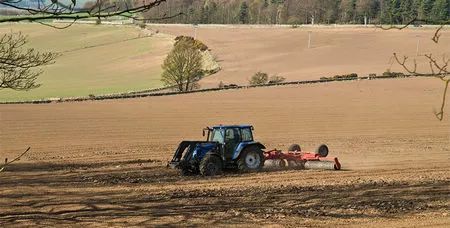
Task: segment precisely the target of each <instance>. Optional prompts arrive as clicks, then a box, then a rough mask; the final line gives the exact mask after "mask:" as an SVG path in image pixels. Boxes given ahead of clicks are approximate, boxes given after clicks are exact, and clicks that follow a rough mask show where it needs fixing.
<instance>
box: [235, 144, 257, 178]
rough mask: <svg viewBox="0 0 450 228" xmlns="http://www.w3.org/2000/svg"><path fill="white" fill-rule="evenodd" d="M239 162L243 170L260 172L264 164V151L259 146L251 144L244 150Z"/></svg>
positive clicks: (239, 166)
mask: <svg viewBox="0 0 450 228" xmlns="http://www.w3.org/2000/svg"><path fill="white" fill-rule="evenodd" d="M237 163H238V169H239V171H241V172H258V171H260V170H261V169H262V167H263V166H264V153H263V151H262V150H261V149H260V148H259V147H257V146H249V147H247V148H245V149H244V151H242V153H241V156H240V158H239V160H238V162H237Z"/></svg>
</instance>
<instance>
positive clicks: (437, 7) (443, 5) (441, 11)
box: [431, 0, 449, 23]
mask: <svg viewBox="0 0 450 228" xmlns="http://www.w3.org/2000/svg"><path fill="white" fill-rule="evenodd" d="M448 13H449V2H448V0H436V1H435V2H434V4H433V8H432V9H431V20H433V22H435V23H442V22H443V21H445V20H447V19H448V18H449V15H448Z"/></svg>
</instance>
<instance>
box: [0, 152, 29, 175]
mask: <svg viewBox="0 0 450 228" xmlns="http://www.w3.org/2000/svg"><path fill="white" fill-rule="evenodd" d="M30 149H31V147H28V149H26V150H25V151H24V152H23V153H21V154H20V155H19V156H17V157H16V158H14V159H13V160H11V161H8V158H5V164H3V165H2V166H0V172H2V171H3V170H5V168H6V167H7V166H8V165H10V164H11V163H14V162H16V161H19V160H20V158H22V156H24V155H25V154H26V153H28V151H30Z"/></svg>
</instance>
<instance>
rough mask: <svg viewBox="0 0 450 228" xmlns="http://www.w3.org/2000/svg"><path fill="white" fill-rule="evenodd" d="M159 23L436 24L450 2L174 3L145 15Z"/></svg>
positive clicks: (212, 0)
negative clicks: (166, 16)
mask: <svg viewBox="0 0 450 228" xmlns="http://www.w3.org/2000/svg"><path fill="white" fill-rule="evenodd" d="M179 12H181V13H183V15H182V16H179V17H175V18H170V19H165V20H151V19H148V20H147V21H148V22H156V23H189V24H335V23H337V24H365V23H368V24H406V23H408V22H409V21H411V20H412V19H414V18H420V19H421V20H423V21H425V22H426V23H429V24H436V23H439V22H442V21H446V20H448V19H449V18H450V0H171V1H167V2H165V3H163V4H161V6H160V7H156V8H153V9H151V10H149V11H147V12H144V16H143V18H161V17H163V16H164V15H171V14H175V13H179Z"/></svg>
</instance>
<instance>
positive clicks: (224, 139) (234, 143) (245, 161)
mask: <svg viewBox="0 0 450 228" xmlns="http://www.w3.org/2000/svg"><path fill="white" fill-rule="evenodd" d="M252 131H253V126H251V125H219V126H214V127H211V128H210V127H207V128H204V129H203V136H204V137H205V136H206V141H183V142H181V143H180V145H179V147H178V149H177V151H176V152H175V155H174V157H173V159H172V161H171V162H170V163H169V165H170V166H171V167H172V168H179V169H181V170H182V172H186V173H198V172H200V173H202V174H206V175H208V174H207V173H212V172H216V171H211V170H208V168H207V167H205V166H204V165H203V166H202V162H203V163H205V164H206V163H208V164H212V163H215V164H214V166H211V167H216V168H217V167H220V168H217V169H220V170H221V169H223V168H238V169H240V170H243V171H244V170H247V171H251V170H259V169H261V168H262V165H263V163H264V156H263V152H262V149H265V147H264V146H263V145H262V144H261V143H259V142H255V141H254V140H253V133H252ZM210 160H214V162H210ZM219 163H220V164H219Z"/></svg>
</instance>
